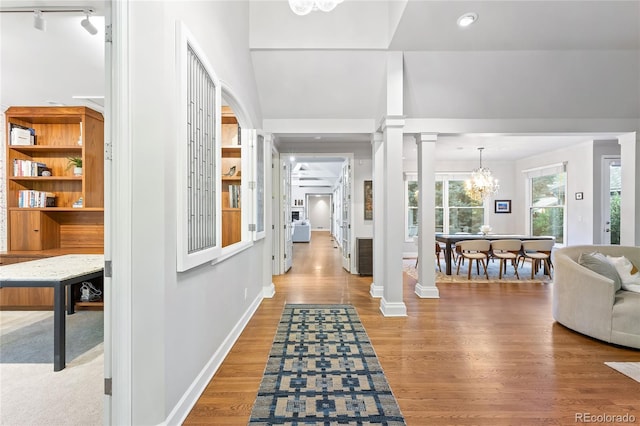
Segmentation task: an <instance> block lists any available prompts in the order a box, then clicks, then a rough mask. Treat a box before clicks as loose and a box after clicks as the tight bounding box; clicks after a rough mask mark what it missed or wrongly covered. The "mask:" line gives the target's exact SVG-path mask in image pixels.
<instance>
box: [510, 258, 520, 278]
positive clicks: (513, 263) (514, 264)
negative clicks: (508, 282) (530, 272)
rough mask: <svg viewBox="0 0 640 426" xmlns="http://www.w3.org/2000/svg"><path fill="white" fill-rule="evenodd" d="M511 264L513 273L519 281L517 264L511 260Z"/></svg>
mask: <svg viewBox="0 0 640 426" xmlns="http://www.w3.org/2000/svg"><path fill="white" fill-rule="evenodd" d="M511 264H512V265H513V272H515V273H516V278H518V279H520V275H519V274H518V262H516V261H515V260H512V261H511Z"/></svg>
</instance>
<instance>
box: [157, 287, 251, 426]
mask: <svg viewBox="0 0 640 426" xmlns="http://www.w3.org/2000/svg"><path fill="white" fill-rule="evenodd" d="M262 299H263V295H262V293H261V294H260V295H259V296H258V297H256V298H255V300H254V301H253V302H252V303H251V305H250V306H249V308H248V309H247V311H246V312H245V313H244V315H242V318H240V320H239V321H238V322H237V324H236V325H235V326H234V327H233V329H232V330H231V332H230V333H229V335H227V338H226V339H224V342H222V345H220V347H219V348H218V350H217V351H216V352H215V353H214V354H213V356H212V357H211V358H210V359H209V362H207V364H206V365H205V366H204V368H203V369H202V371H201V372H200V374H198V376H197V377H196V378H195V380H194V381H193V383H191V386H189V389H187V391H186V392H185V393H184V395H182V398H180V401H178V403H177V404H176V406H175V407H174V408H173V410H171V413H169V416H168V417H167V419H166V420H165V421H164V423H163V424H164V425H176V426H178V425H181V424H183V423H184V420H185V419H186V418H187V416H188V415H189V413H190V412H191V410H192V409H193V406H194V405H196V402H198V398H200V395H202V392H204V390H205V388H206V387H207V385H208V384H209V382H210V381H211V379H212V378H213V376H214V374H215V373H216V372H217V371H218V369H219V368H220V365H222V362H223V361H224V359H225V358H226V357H227V355H228V354H229V351H230V350H231V348H232V347H233V345H234V344H235V342H236V340H238V338H239V337H240V334H241V333H242V331H243V330H244V328H245V327H246V326H247V324H248V323H249V320H251V317H253V314H255V312H256V310H257V309H258V307H259V306H260V303H261V302H262Z"/></svg>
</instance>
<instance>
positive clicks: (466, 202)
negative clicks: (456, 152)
mask: <svg viewBox="0 0 640 426" xmlns="http://www.w3.org/2000/svg"><path fill="white" fill-rule="evenodd" d="M466 178H467V176H465V175H451V174H447V175H443V174H436V182H435V205H434V208H435V209H436V211H435V219H436V220H435V226H436V229H435V232H442V233H445V234H455V233H456V232H469V233H476V232H478V231H479V230H480V227H481V226H482V225H483V224H484V217H485V206H484V204H483V203H481V202H478V201H475V200H473V199H471V198H470V197H469V196H467V194H466V193H465V190H464V180H465V179H466ZM418 195H419V192H418V181H417V176H416V175H415V174H405V212H406V213H405V240H407V241H411V240H412V239H413V237H414V236H416V235H418Z"/></svg>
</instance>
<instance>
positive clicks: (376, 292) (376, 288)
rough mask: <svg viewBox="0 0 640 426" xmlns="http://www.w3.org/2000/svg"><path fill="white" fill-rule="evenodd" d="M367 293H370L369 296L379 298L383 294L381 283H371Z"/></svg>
mask: <svg viewBox="0 0 640 426" xmlns="http://www.w3.org/2000/svg"><path fill="white" fill-rule="evenodd" d="M369 294H370V295H371V297H373V298H376V299H379V298H381V297H382V296H384V287H382V286H381V285H376V283H371V287H370V288H369Z"/></svg>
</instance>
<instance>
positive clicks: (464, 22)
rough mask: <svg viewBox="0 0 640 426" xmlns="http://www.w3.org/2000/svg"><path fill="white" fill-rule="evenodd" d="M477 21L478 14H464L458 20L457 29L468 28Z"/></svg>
mask: <svg viewBox="0 0 640 426" xmlns="http://www.w3.org/2000/svg"><path fill="white" fill-rule="evenodd" d="M477 20H478V14H477V13H475V12H469V13H465V14H464V15H462V16H461V17H459V18H458V26H459V27H468V26H469V25H471V24H473V23H474V22H476V21H477Z"/></svg>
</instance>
